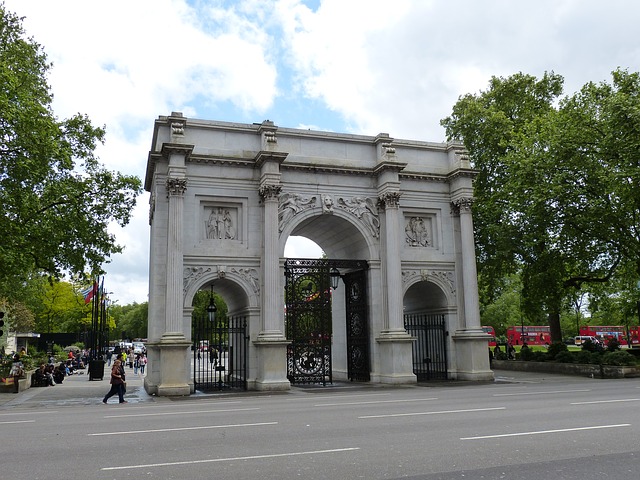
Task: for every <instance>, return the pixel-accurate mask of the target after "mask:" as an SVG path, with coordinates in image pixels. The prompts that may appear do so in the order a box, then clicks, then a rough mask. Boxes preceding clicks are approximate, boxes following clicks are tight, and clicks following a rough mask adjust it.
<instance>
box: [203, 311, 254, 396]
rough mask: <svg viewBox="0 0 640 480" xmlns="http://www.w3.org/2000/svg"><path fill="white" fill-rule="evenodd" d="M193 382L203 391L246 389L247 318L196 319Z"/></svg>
mask: <svg viewBox="0 0 640 480" xmlns="http://www.w3.org/2000/svg"><path fill="white" fill-rule="evenodd" d="M193 327H194V328H193V383H194V384H195V389H196V390H200V391H213V390H227V389H238V390H246V389H247V352H248V350H249V336H248V335H247V321H246V319H245V317H236V318H232V317H228V318H227V319H226V320H216V321H215V324H212V322H210V321H209V319H208V318H206V317H204V318H200V319H198V320H195V321H194V326H193Z"/></svg>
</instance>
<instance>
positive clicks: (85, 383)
mask: <svg viewBox="0 0 640 480" xmlns="http://www.w3.org/2000/svg"><path fill="white" fill-rule="evenodd" d="M126 372H127V393H126V394H125V399H126V400H127V401H128V402H129V403H130V404H135V403H143V402H157V401H162V399H165V398H168V397H155V396H151V395H149V394H147V392H145V390H144V386H143V381H144V377H142V376H141V375H134V374H133V370H132V369H130V368H127V370H126ZM493 372H494V375H495V380H494V381H493V382H491V383H493V384H495V385H499V384H539V383H546V384H548V383H560V384H570V383H572V382H577V381H584V378H583V377H578V376H568V375H561V374H549V373H536V372H518V371H507V370H494V371H493ZM105 373H106V374H107V375H105V378H104V380H91V381H90V380H89V377H88V376H87V374H86V373H85V374H82V375H72V376H71V377H66V378H65V380H64V382H63V383H62V384H60V385H55V386H53V387H33V388H29V389H27V390H25V391H23V392H20V393H0V411H3V410H10V409H12V408H25V407H26V408H36V407H39V408H42V407H44V408H48V407H58V406H66V405H100V404H101V403H102V398H103V397H104V396H105V395H106V393H107V392H108V391H109V388H110V387H111V386H110V385H109V375H108V373H109V370H108V368H106V369H105ZM486 384H487V383H486V382H480V383H479V384H475V383H474V382H456V381H452V382H442V383H440V382H438V383H420V384H417V385H415V386H416V387H438V386H461V385H464V386H466V387H473V386H474V385H486ZM347 385H348V386H349V387H351V388H367V387H368V388H371V387H374V388H375V387H379V385H372V384H367V383H364V384H358V383H355V384H354V383H349V384H347ZM337 387H339V385H338V384H335V385H332V386H327V387H321V386H313V387H307V388H306V389H305V388H304V387H294V390H292V392H296V391H297V392H298V393H300V392H302V391H303V390H309V388H314V389H317V390H323V389H326V390H327V392H329V391H334V392H339V391H343V390H342V389H341V388H337ZM387 387H388V386H387ZM402 387H404V388H406V387H407V385H403V386H402ZM247 393H249V394H255V393H257V392H247ZM261 393H265V392H261ZM214 395H215V394H214ZM199 396H202V397H206V398H210V397H211V396H212V395H211V394H202V393H196V394H195V395H192V396H191V397H190V398H196V397H199ZM181 398H185V399H186V398H188V397H181ZM117 402H118V397H117V396H114V397H111V398H110V399H109V404H110V405H113V406H116V407H117Z"/></svg>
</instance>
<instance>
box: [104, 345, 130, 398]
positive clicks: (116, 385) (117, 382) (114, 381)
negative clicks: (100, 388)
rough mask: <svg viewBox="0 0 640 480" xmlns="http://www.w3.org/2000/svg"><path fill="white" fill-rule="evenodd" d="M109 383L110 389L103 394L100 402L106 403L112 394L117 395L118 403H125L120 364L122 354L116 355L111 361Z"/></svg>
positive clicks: (122, 369) (123, 382) (123, 375)
mask: <svg viewBox="0 0 640 480" xmlns="http://www.w3.org/2000/svg"><path fill="white" fill-rule="evenodd" d="M109 383H110V384H111V390H109V392H108V393H107V394H106V395H105V397H104V398H103V399H102V403H105V404H106V403H107V400H109V399H110V398H111V397H113V396H114V395H116V394H117V395H118V400H119V401H120V403H127V401H126V400H125V399H124V392H125V374H124V367H123V365H122V355H118V358H117V359H116V360H115V361H114V362H113V366H112V367H111V380H110V381H109Z"/></svg>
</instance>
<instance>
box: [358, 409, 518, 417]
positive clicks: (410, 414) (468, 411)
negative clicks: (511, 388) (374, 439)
mask: <svg viewBox="0 0 640 480" xmlns="http://www.w3.org/2000/svg"><path fill="white" fill-rule="evenodd" d="M491 410H506V407H492V408H470V409H467V410H439V411H435V412H416V413H389V414H387V415H363V416H362V417H358V418H385V417H413V416H416V415H442V414H448V413H473V412H489V411H491Z"/></svg>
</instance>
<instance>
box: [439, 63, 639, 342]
mask: <svg viewBox="0 0 640 480" xmlns="http://www.w3.org/2000/svg"><path fill="white" fill-rule="evenodd" d="M562 84H563V79H562V77H560V76H558V75H555V74H553V73H551V74H545V75H544V76H543V78H542V79H541V80H537V79H536V78H535V77H532V76H529V75H523V74H517V75H513V76H512V77H509V78H507V79H503V78H495V77H494V78H492V80H491V82H490V88H489V90H487V91H486V92H481V93H480V94H479V95H477V96H474V95H466V96H464V97H462V98H461V99H460V100H459V101H458V102H457V103H456V105H455V106H454V109H453V114H452V115H451V116H450V117H448V118H446V119H444V120H443V121H442V124H443V125H444V126H445V128H446V130H447V136H448V137H449V139H461V140H463V142H464V144H465V146H466V148H467V149H468V150H469V153H470V156H471V159H472V161H473V164H474V167H475V168H476V169H478V171H479V175H478V178H477V180H476V184H475V196H476V204H475V205H474V215H475V224H476V234H477V236H476V240H477V245H478V253H479V272H480V273H481V276H480V278H481V279H484V280H486V281H487V282H489V285H499V284H500V282H502V281H503V278H504V277H505V275H507V274H510V273H513V272H516V271H520V272H521V278H522V283H523V289H522V297H523V308H524V310H525V311H526V312H527V313H528V314H529V315H534V314H535V312H537V311H540V310H544V311H546V312H547V313H548V318H549V325H550V327H551V337H552V340H553V341H560V340H561V337H562V335H561V329H560V314H561V312H562V311H563V309H564V306H565V305H566V303H567V302H566V299H567V298H568V297H570V296H571V295H575V294H576V290H579V289H581V288H582V286H583V285H585V284H589V283H606V282H608V281H609V280H610V279H611V278H612V275H613V274H614V273H615V271H616V269H618V268H619V267H620V266H621V265H622V264H625V263H632V264H634V265H635V266H636V269H635V270H636V274H637V275H640V264H639V263H638V262H639V258H640V243H639V242H640V236H639V235H638V231H637V228H638V219H639V218H640V196H639V195H637V191H638V187H639V186H640V168H639V165H638V162H639V161H640V156H639V155H638V153H640V152H639V147H640V81H639V79H638V74H629V73H627V72H625V71H620V70H618V71H616V72H613V84H612V85H608V84H606V83H601V84H598V85H595V84H592V83H589V84H587V85H585V87H583V89H582V90H581V91H580V92H578V93H576V94H574V95H572V96H570V97H567V98H564V99H561V100H560V99H559V97H560V95H561V93H562ZM634 192H636V193H634ZM489 290H493V288H491V287H490V288H489Z"/></svg>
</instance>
